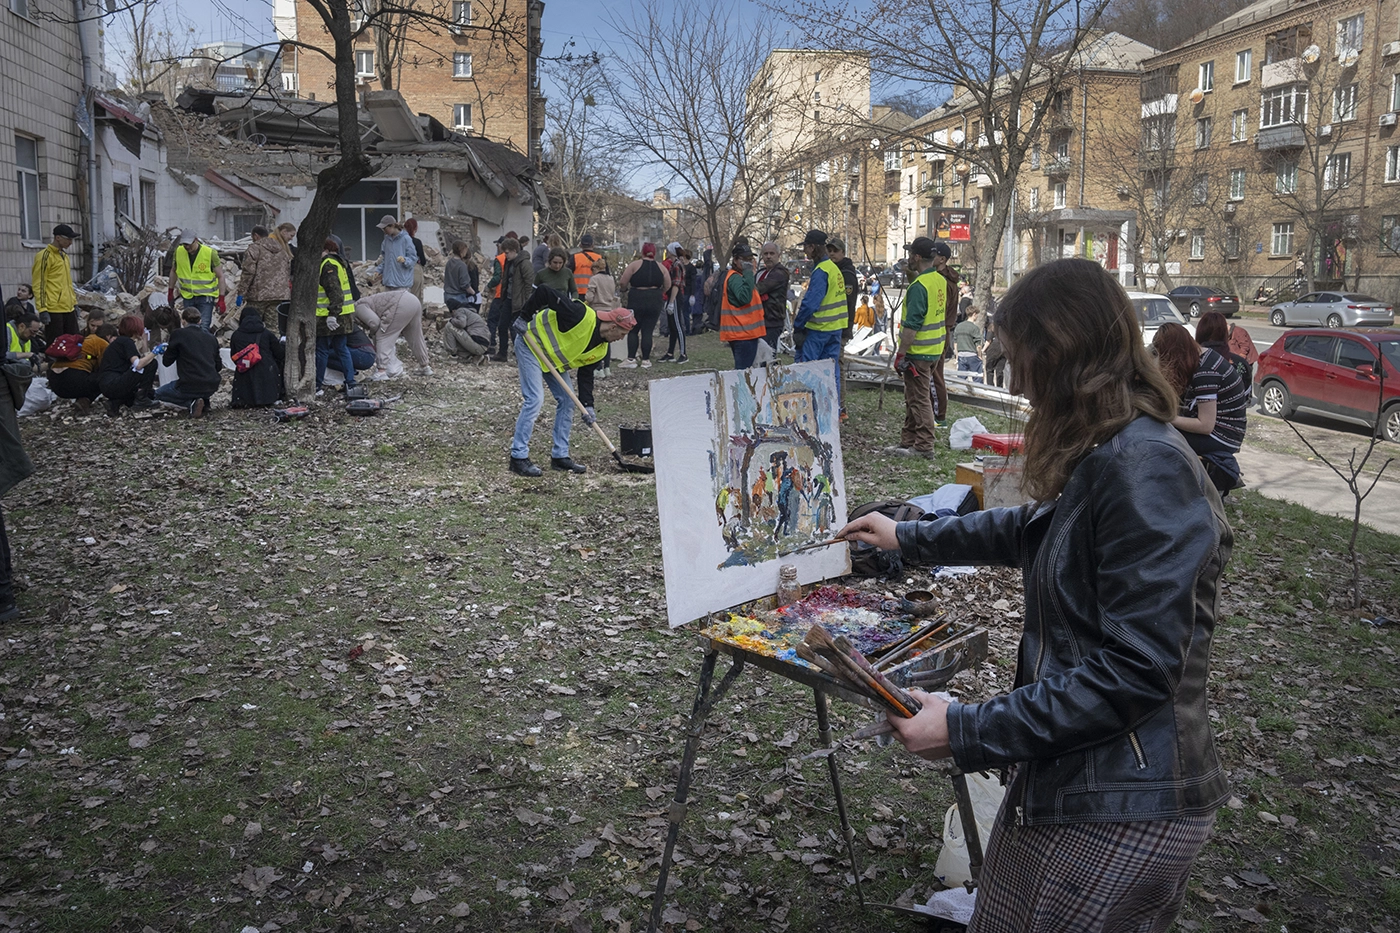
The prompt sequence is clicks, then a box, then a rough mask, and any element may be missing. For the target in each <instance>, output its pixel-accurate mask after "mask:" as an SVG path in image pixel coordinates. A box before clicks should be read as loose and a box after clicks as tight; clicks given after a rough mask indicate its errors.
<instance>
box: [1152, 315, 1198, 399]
mask: <svg viewBox="0 0 1400 933" xmlns="http://www.w3.org/2000/svg"><path fill="white" fill-rule="evenodd" d="M1152 349H1153V350H1155V351H1156V353H1157V366H1158V368H1160V369H1161V370H1162V375H1163V376H1166V377H1167V382H1170V383H1171V386H1172V388H1173V389H1175V390H1176V394H1177V395H1181V394H1182V393H1183V392H1185V391H1186V386H1187V385H1188V384H1189V383H1190V382H1191V377H1192V376H1194V375H1195V374H1196V368H1197V367H1198V366H1200V365H1201V347H1200V345H1199V344H1197V343H1196V341H1195V340H1194V339H1193V338H1192V336H1191V332H1190V331H1189V330H1187V329H1186V328H1184V327H1182V326H1181V325H1180V324H1172V323H1168V324H1163V325H1162V326H1161V327H1160V328H1159V329H1158V330H1157V333H1156V334H1155V335H1153V337H1152Z"/></svg>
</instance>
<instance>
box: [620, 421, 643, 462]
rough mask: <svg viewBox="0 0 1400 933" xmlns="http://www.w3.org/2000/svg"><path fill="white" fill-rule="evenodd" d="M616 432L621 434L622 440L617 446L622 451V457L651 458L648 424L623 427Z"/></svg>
mask: <svg viewBox="0 0 1400 933" xmlns="http://www.w3.org/2000/svg"><path fill="white" fill-rule="evenodd" d="M618 430H619V431H620V432H621V434H622V438H621V443H620V444H618V445H617V446H618V447H619V448H620V449H621V450H622V453H623V455H624V456H628V457H650V456H651V425H650V424H634V425H623V426H622V427H621V428H619V429H618Z"/></svg>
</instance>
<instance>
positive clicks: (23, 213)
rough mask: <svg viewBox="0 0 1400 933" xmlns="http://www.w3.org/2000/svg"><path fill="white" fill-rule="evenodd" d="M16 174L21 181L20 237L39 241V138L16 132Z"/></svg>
mask: <svg viewBox="0 0 1400 933" xmlns="http://www.w3.org/2000/svg"><path fill="white" fill-rule="evenodd" d="M15 174H16V176H17V179H16V180H17V181H18V182H19V238H20V240H21V241H22V242H24V243H38V242H41V241H42V239H43V234H42V233H40V232H39V140H37V139H31V138H30V137H28V136H20V135H19V134H15Z"/></svg>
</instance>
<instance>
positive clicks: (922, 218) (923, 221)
mask: <svg viewBox="0 0 1400 933" xmlns="http://www.w3.org/2000/svg"><path fill="white" fill-rule="evenodd" d="M919 226H920V227H927V226H928V208H926V207H921V208H919Z"/></svg>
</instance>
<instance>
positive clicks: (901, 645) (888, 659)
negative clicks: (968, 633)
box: [875, 619, 953, 670]
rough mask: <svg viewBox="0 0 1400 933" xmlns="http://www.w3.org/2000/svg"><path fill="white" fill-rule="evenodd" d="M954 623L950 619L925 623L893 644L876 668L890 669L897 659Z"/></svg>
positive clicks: (876, 664)
mask: <svg viewBox="0 0 1400 933" xmlns="http://www.w3.org/2000/svg"><path fill="white" fill-rule="evenodd" d="M952 624H953V623H952V620H951V619H950V620H949V621H947V622H932V623H930V624H928V625H925V626H924V627H923V628H921V629H919V630H918V631H916V632H914V633H913V634H911V635H910V636H909V637H908V638H906V639H904V640H903V641H901V642H897V643H895V644H894V646H892V647H891V648H890V650H889V651H888V652H886V653H885V654H884V655H883V656H882V657H881V658H880V660H879V661H877V662H876V663H875V666H876V668H878V669H879V670H889V669H890V668H891V667H893V666H894V663H895V662H896V661H899V660H901V659H902V658H903V657H904V656H905V655H907V654H908V653H909V652H911V651H913V650H914V649H915V648H917V647H919V645H921V644H923V643H924V642H926V641H928V640H929V639H930V638H932V637H933V636H934V635H937V634H938V633H939V632H941V631H943V630H944V629H945V628H947V627H948V626H950V625H952Z"/></svg>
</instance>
